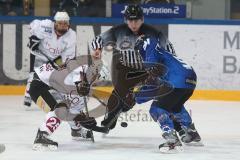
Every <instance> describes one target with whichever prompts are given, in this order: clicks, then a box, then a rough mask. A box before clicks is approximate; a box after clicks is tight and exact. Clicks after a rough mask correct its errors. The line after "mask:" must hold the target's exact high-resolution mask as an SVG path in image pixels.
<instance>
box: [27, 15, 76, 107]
mask: <svg viewBox="0 0 240 160" xmlns="http://www.w3.org/2000/svg"><path fill="white" fill-rule="evenodd" d="M54 20H55V21H54V22H53V21H51V20H49V19H45V20H38V19H36V20H34V21H32V22H31V23H30V37H29V43H28V47H29V48H30V50H31V56H30V74H29V78H28V80H27V87H26V91H25V96H24V105H25V106H28V107H30V106H31V98H30V95H29V93H28V90H29V87H30V83H31V81H32V78H33V68H34V67H38V66H40V65H41V64H43V63H45V62H47V61H49V59H50V60H52V61H54V60H55V61H57V60H62V61H63V62H65V61H67V60H68V59H72V58H74V57H75V48H76V47H75V45H76V32H75V31H73V30H72V29H71V28H70V26H69V20H70V17H69V16H68V14H67V12H57V13H56V15H55V17H54ZM36 55H37V56H36ZM44 55H47V57H48V59H47V58H46V56H44ZM60 56H61V58H60Z"/></svg>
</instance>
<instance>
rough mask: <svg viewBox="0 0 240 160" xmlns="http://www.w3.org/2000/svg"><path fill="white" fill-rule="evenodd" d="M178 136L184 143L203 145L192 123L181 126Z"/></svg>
mask: <svg viewBox="0 0 240 160" xmlns="http://www.w3.org/2000/svg"><path fill="white" fill-rule="evenodd" d="M179 136H180V137H181V141H182V142H183V143H184V144H185V145H189V146H203V143H202V142H201V137H200V135H199V133H198V132H197V130H196V128H195V126H194V124H193V123H192V124H191V125H190V126H189V127H188V128H183V129H182V130H180V131H179Z"/></svg>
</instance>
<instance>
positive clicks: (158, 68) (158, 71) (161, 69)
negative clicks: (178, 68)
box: [147, 64, 167, 78]
mask: <svg viewBox="0 0 240 160" xmlns="http://www.w3.org/2000/svg"><path fill="white" fill-rule="evenodd" d="M147 72H148V73H149V76H150V77H151V78H156V77H159V76H163V75H165V74H166V72H167V69H166V67H165V66H164V65H161V64H156V65H154V66H153V67H150V68H148V69H147Z"/></svg>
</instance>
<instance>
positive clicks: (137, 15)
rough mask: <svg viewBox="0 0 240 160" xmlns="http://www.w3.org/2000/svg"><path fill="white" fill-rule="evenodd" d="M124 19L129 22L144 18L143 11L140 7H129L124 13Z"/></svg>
mask: <svg viewBox="0 0 240 160" xmlns="http://www.w3.org/2000/svg"><path fill="white" fill-rule="evenodd" d="M124 17H125V18H126V19H129V20H133V19H141V18H143V10H142V8H141V7H140V5H137V4H131V5H128V6H127V8H126V9H125V11H124Z"/></svg>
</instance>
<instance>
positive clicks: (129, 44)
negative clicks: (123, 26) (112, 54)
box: [119, 37, 132, 50]
mask: <svg viewBox="0 0 240 160" xmlns="http://www.w3.org/2000/svg"><path fill="white" fill-rule="evenodd" d="M119 47H120V49H121V50H124V49H129V48H131V47H132V42H131V41H130V40H129V39H128V38H126V37H125V38H124V40H123V41H122V42H121V43H120V46H119Z"/></svg>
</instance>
